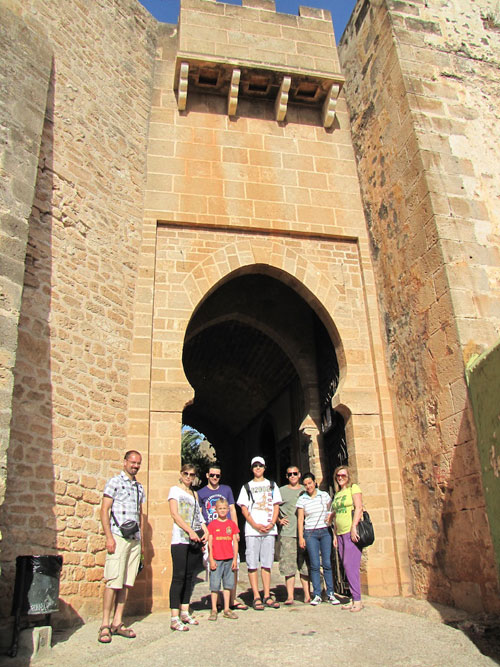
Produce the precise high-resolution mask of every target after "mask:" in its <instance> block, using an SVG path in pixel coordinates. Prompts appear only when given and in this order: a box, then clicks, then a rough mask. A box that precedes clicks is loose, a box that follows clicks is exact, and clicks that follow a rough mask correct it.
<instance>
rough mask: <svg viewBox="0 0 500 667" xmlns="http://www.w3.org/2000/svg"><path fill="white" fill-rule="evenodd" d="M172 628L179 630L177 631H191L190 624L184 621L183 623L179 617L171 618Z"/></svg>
mask: <svg viewBox="0 0 500 667" xmlns="http://www.w3.org/2000/svg"><path fill="white" fill-rule="evenodd" d="M170 629H171V630H174V631H177V632H188V631H189V628H188V626H187V625H184V623H182V622H181V620H180V619H179V618H176V619H171V621H170Z"/></svg>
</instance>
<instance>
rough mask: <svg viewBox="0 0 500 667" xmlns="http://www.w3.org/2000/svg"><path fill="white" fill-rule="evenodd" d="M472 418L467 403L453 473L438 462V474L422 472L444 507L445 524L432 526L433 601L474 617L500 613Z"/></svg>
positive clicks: (429, 494)
mask: <svg viewBox="0 0 500 667" xmlns="http://www.w3.org/2000/svg"><path fill="white" fill-rule="evenodd" d="M472 420H473V417H472V411H471V409H470V404H469V403H468V402H467V404H466V407H465V410H464V411H463V413H462V421H461V424H460V428H459V432H458V437H457V443H456V444H455V446H454V447H453V452H452V458H451V462H450V466H449V471H448V470H442V469H441V468H440V467H439V465H438V464H437V463H434V466H433V468H434V469H433V470H432V471H426V470H424V469H423V466H422V470H421V471H420V472H419V477H420V479H421V481H423V482H424V484H425V487H424V489H425V488H426V491H427V493H426V495H427V502H429V497H430V499H431V502H432V503H435V504H437V505H439V504H441V520H440V524H439V525H438V524H437V523H436V522H435V521H434V522H433V524H432V527H433V532H434V533H435V535H436V537H435V542H434V545H435V546H434V555H433V560H432V563H431V567H430V571H429V588H428V599H429V600H431V601H433V600H436V601H437V600H439V601H440V602H442V603H444V604H448V605H450V606H453V607H458V608H459V609H465V610H466V611H468V612H470V613H474V614H475V613H478V614H480V613H483V612H484V611H485V610H489V611H496V612H497V613H499V612H500V600H499V596H498V582H497V575H496V570H495V559H494V557H493V553H492V546H491V535H490V528H489V525H488V519H487V516H486V510H485V504H484V493H483V486H482V480H481V466H480V463H479V458H478V451H477V443H476V437H475V434H474V427H473V425H472ZM422 500H423V501H425V498H423V499H422ZM436 515H437V513H436Z"/></svg>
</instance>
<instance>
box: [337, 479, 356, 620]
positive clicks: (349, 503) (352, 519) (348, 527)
mask: <svg viewBox="0 0 500 667" xmlns="http://www.w3.org/2000/svg"><path fill="white" fill-rule="evenodd" d="M333 483H334V485H335V491H336V493H335V496H334V498H333V502H332V512H333V513H334V514H335V528H334V538H333V546H334V547H338V550H339V555H340V558H341V559H342V564H343V565H344V570H345V573H346V577H347V581H348V582H349V588H350V589H351V595H352V601H351V602H349V603H348V604H346V605H344V606H343V607H342V608H343V609H348V610H349V611H353V612H357V611H361V610H362V609H363V605H362V604H361V584H360V576H359V569H360V565H361V549H360V548H358V547H357V546H356V542H357V541H358V540H359V535H358V533H357V530H356V526H357V525H358V523H359V521H360V519H361V517H362V515H363V498H362V495H361V489H360V488H359V486H358V485H357V484H353V483H352V481H351V473H350V472H349V468H348V467H347V466H340V467H339V468H337V469H336V470H335V472H334V473H333ZM353 510H354V513H353Z"/></svg>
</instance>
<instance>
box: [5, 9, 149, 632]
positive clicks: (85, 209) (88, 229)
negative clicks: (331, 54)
mask: <svg viewBox="0 0 500 667" xmlns="http://www.w3.org/2000/svg"><path fill="white" fill-rule="evenodd" d="M3 9H4V10H5V9H7V10H9V11H10V12H12V14H14V16H15V19H13V21H14V20H15V21H16V22H19V23H22V24H23V28H22V30H21V31H20V32H19V33H18V35H19V36H20V37H21V39H19V40H17V39H15V37H16V33H13V34H12V35H11V37H12V38H13V39H12V40H11V41H10V42H9V44H7V46H8V50H9V52H10V56H9V57H10V60H9V61H8V62H9V63H10V64H9V67H8V68H7V71H6V72H5V75H6V77H7V84H6V85H7V86H9V88H10V87H11V86H12V88H14V89H15V88H16V87H17V88H18V93H19V95H25V97H26V100H25V106H24V107H23V106H22V105H21V104H20V103H19V102H18V103H17V107H16V108H15V111H16V114H15V117H14V118H12V116H13V115H14V114H12V113H11V114H10V116H7V121H6V123H7V131H8V133H9V140H10V144H9V149H8V150H9V153H8V157H9V163H10V162H12V159H11V154H15V155H16V158H17V159H18V167H17V168H18V171H17V172H15V171H13V176H12V177H11V181H10V183H9V182H7V183H6V186H5V189H6V190H7V192H6V202H7V206H8V207H9V208H11V203H12V202H14V203H13V204H12V206H13V207H15V206H17V207H18V208H17V209H15V208H14V209H13V210H14V211H15V212H16V215H19V217H22V216H23V215H25V216H28V215H29V217H30V219H29V240H28V252H27V257H26V267H27V268H26V277H25V281H24V293H23V299H22V306H21V315H20V323H19V346H18V350H17V359H16V367H15V387H14V399H13V404H12V433H11V441H10V447H9V450H8V476H7V488H6V496H5V502H4V504H3V506H2V508H1V509H0V526H1V530H2V536H3V540H2V545H1V547H2V555H1V561H2V569H3V573H2V584H1V598H2V603H1V614H2V616H5V615H8V614H9V613H10V603H11V595H12V586H13V571H14V561H15V557H16V556H17V555H20V554H30V553H50V552H58V553H61V554H62V555H63V558H64V567H63V574H62V584H61V598H62V600H63V603H62V612H63V615H66V616H67V617H68V618H72V619H73V620H74V619H75V618H77V617H78V616H82V617H85V616H86V615H89V614H91V613H97V612H98V610H99V609H100V606H101V600H100V588H101V579H102V564H103V562H104V549H103V547H104V541H103V538H102V529H101V528H100V523H99V521H98V511H99V504H100V500H101V494H102V488H103V484H104V482H105V480H106V479H107V478H109V477H110V476H111V475H112V474H115V473H116V472H117V471H119V470H120V468H121V460H122V457H123V452H124V451H125V447H126V435H127V399H128V390H129V380H130V377H129V368H130V359H129V354H130V347H131V338H132V310H133V300H134V294H135V287H136V278H137V266H138V253H139V249H140V243H141V221H142V206H143V191H144V181H145V154H146V137H147V128H148V118H149V110H150V100H151V92H152V73H153V63H154V49H155V30H156V22H155V21H154V20H153V19H152V17H151V16H150V15H149V14H148V13H147V12H146V11H145V10H144V9H143V8H142V7H141V6H140V5H139V4H138V3H136V2H135V1H132V0H120V1H119V2H115V1H111V0H109V1H108V0H104V1H103V2H99V3H87V2H80V1H78V0H74V1H73V0H72V1H71V2H68V1H67V0H54V1H51V2H49V3H47V2H43V1H41V0H26V1H24V0H23V2H18V1H17V0H8V1H7V2H4V3H3ZM6 28H7V30H8V28H9V25H8V24H6ZM27 45H28V46H27ZM47 53H49V54H50V53H52V54H53V75H52V80H51V88H50V92H49V95H48V103H47V112H46V114H45V122H44V129H43V138H42V141H41V145H40V141H39V139H38V137H37V132H38V133H40V130H41V120H42V117H41V115H40V111H39V110H40V107H42V109H43V111H45V105H46V99H47V93H46V90H44V87H45V89H46V87H47V75H48V71H49V70H48V66H47V55H46V54H47ZM49 67H50V59H49ZM33 75H35V77H33ZM38 75H39V81H38V82H37V84H36V85H35V84H34V83H31V81H32V80H33V78H35V79H37V78H38ZM30 76H31V81H30ZM30 86H31V87H30ZM42 103H43V104H42ZM32 106H33V107H35V108H36V110H37V111H36V113H35V112H34V111H32V109H31V107H32ZM2 120H4V119H3V118H2ZM22 123H24V125H25V126H26V127H28V129H29V130H30V133H29V134H28V133H24V134H23V133H22V132H21V131H20V130H23V129H24V128H22V127H21V128H20V125H21V124H22ZM38 154H39V156H38ZM19 157H21V159H19ZM36 158H38V170H37V172H36V173H37V182H36V190H35V193H34V196H33V193H32V190H31V189H30V183H31V182H34V176H35V168H36ZM23 178H24V179H25V184H24V183H23V180H22V179H23ZM21 186H22V187H21ZM8 222H9V219H7V223H8ZM4 229H5V228H4ZM6 229H7V233H8V229H9V228H8V227H6ZM4 233H5V231H4ZM23 233H24V234H26V231H24V230H23ZM13 236H14V235H13ZM4 239H5V236H3V237H2V245H3V247H5V245H4ZM21 245H22V244H19V260H18V262H19V265H20V266H21V267H22V262H23V258H22V248H21ZM16 252H17V251H16ZM16 275H17V278H16V279H17V281H18V287H17V298H18V299H19V296H20V295H19V292H20V290H19V281H20V280H22V271H18V273H17V274H16ZM13 319H14V318H13ZM11 353H12V352H11V350H10V349H9V354H11ZM7 362H8V363H7V364H6V365H8V364H10V363H11V361H10V358H9V359H7Z"/></svg>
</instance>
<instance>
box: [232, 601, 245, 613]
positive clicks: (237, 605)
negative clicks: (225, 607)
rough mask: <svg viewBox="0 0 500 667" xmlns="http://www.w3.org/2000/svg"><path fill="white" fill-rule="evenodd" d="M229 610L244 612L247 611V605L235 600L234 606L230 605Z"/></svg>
mask: <svg viewBox="0 0 500 667" xmlns="http://www.w3.org/2000/svg"><path fill="white" fill-rule="evenodd" d="M229 608H230V609H237V610H238V611H246V610H247V609H248V607H247V605H246V604H245V603H244V602H242V601H241V600H235V601H234V604H232V605H230V607H229Z"/></svg>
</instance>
